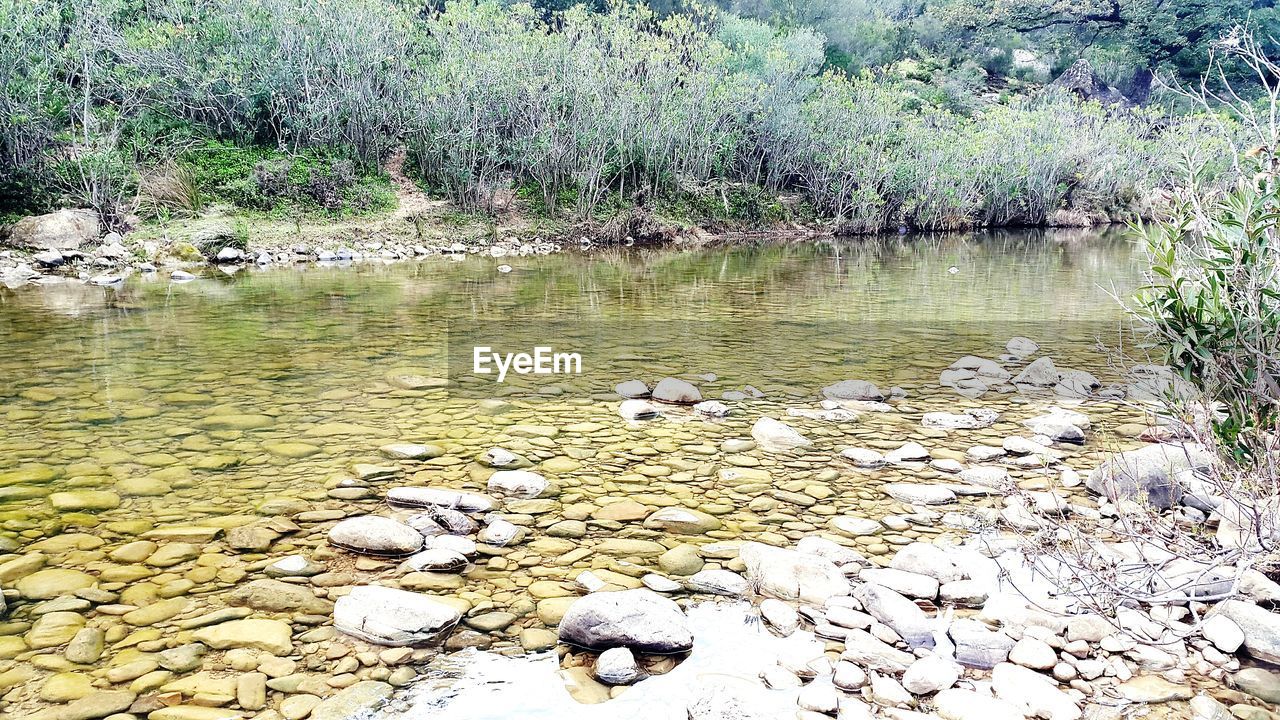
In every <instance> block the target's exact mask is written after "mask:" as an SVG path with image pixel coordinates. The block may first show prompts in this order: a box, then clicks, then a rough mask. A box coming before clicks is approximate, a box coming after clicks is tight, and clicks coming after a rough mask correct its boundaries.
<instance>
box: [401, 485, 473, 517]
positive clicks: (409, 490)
mask: <svg viewBox="0 0 1280 720" xmlns="http://www.w3.org/2000/svg"><path fill="white" fill-rule="evenodd" d="M387 502H389V503H391V504H392V505H403V506H406V507H431V506H434V507H442V508H449V509H451V510H458V511H461V512H473V513H483V512H492V511H494V510H497V509H498V501H497V500H494V499H493V498H491V497H489V496H487V495H480V494H478V493H469V492H463V491H461V490H449V489H447V488H430V487H397V488H391V489H390V490H388V491H387Z"/></svg>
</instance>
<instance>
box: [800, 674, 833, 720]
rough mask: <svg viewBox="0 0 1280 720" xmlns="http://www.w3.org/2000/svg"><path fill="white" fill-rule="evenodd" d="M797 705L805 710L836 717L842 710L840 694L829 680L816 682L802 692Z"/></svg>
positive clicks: (802, 689) (805, 687)
mask: <svg viewBox="0 0 1280 720" xmlns="http://www.w3.org/2000/svg"><path fill="white" fill-rule="evenodd" d="M796 704H798V705H799V706H800V707H801V708H803V709H805V710H809V711H811V712H816V713H822V714H823V715H835V714H836V712H837V711H839V710H840V693H838V692H836V689H835V686H833V685H832V684H831V682H830V681H828V680H815V681H813V682H811V683H809V684H808V685H806V686H804V687H803V688H801V690H800V694H799V695H798V696H797V697H796Z"/></svg>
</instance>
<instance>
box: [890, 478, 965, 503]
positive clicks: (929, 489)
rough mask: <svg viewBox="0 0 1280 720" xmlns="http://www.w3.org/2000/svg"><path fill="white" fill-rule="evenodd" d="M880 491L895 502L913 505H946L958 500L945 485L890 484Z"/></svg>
mask: <svg viewBox="0 0 1280 720" xmlns="http://www.w3.org/2000/svg"><path fill="white" fill-rule="evenodd" d="M880 489H881V490H882V491H883V492H884V493H885V494H887V495H888V496H889V497H891V498H893V499H894V500H898V501H899V502H905V503H910V504H913V505H945V504H947V503H949V502H954V501H955V499H956V494H955V492H953V491H952V490H951V489H950V488H947V487H946V486H944V485H921V484H919V483H903V482H899V483H888V484H886V485H883V486H881V487H880Z"/></svg>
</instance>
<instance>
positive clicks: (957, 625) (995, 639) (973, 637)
mask: <svg viewBox="0 0 1280 720" xmlns="http://www.w3.org/2000/svg"><path fill="white" fill-rule="evenodd" d="M949 634H950V635H951V641H952V642H953V643H955V646H956V660H957V661H958V662H960V663H961V664H962V665H967V666H969V667H977V668H990V667H995V666H996V665H997V664H999V663H1002V662H1004V661H1005V660H1006V659H1008V657H1009V651H1010V650H1012V649H1013V644H1014V640H1013V638H1011V637H1009V636H1008V635H1005V634H1004V633H1001V632H995V631H993V630H991V629H990V628H989V627H987V626H986V625H984V624H982V623H981V622H978V621H977V620H972V619H968V618H962V619H960V620H956V621H955V622H953V623H951V627H950V629H949Z"/></svg>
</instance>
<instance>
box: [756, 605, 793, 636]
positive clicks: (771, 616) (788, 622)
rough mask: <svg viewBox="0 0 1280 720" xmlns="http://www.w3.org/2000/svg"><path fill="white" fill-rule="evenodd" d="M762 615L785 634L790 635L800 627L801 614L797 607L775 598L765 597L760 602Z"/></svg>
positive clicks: (770, 624) (771, 625) (774, 627)
mask: <svg viewBox="0 0 1280 720" xmlns="http://www.w3.org/2000/svg"><path fill="white" fill-rule="evenodd" d="M760 617H763V618H764V620H765V622H767V623H769V626H770V627H772V628H773V629H775V630H777V631H778V632H779V633H780V634H782V635H783V636H787V635H790V634H791V633H793V632H795V631H796V630H797V629H798V628H799V627H800V614H799V613H797V612H796V609H795V608H793V607H791V606H790V605H788V604H786V603H784V602H782V601H781V600H777V599H774V598H765V599H764V600H763V601H762V602H761V603H760Z"/></svg>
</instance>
